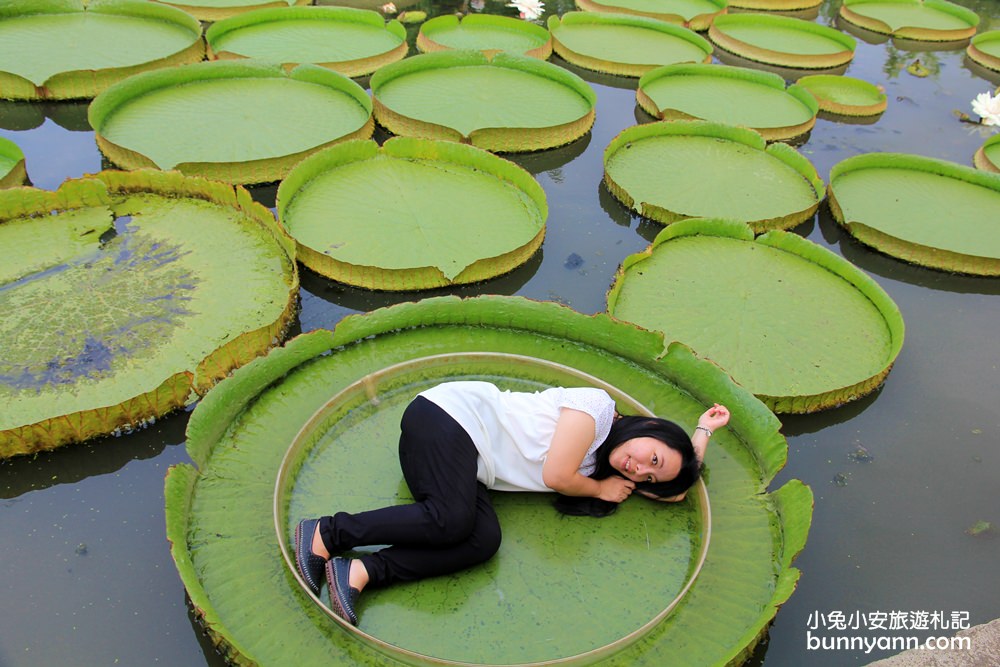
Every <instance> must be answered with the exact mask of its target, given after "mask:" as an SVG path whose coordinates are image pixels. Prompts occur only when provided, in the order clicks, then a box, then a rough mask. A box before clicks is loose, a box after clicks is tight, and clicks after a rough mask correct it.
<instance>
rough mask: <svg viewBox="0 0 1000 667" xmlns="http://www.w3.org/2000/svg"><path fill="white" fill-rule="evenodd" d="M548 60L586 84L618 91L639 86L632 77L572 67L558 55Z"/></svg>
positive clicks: (571, 64)
mask: <svg viewBox="0 0 1000 667" xmlns="http://www.w3.org/2000/svg"><path fill="white" fill-rule="evenodd" d="M549 60H550V61H551V62H552V63H553V64H554V65H559V66H560V67H562V68H563V69H567V70H569V71H570V72H572V73H573V74H576V75H577V76H578V77H580V78H581V79H583V80H584V81H586V82H588V83H596V84H597V85H599V86H607V87H608V88H618V89H619V90H635V89H636V87H637V86H638V85H639V78H638V77H634V76H619V75H617V74H605V73H604V72H596V71H594V70H592V69H586V68H583V67H579V66H577V65H574V64H573V63H571V62H568V61H566V60H564V59H563V58H561V57H560V56H559V55H558V54H556V53H553V54H552V57H551V58H549Z"/></svg>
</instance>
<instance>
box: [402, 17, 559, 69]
mask: <svg viewBox="0 0 1000 667" xmlns="http://www.w3.org/2000/svg"><path fill="white" fill-rule="evenodd" d="M481 28H492V29H497V30H505V31H510V32H515V33H519V34H522V35H523V36H525V37H527V38H529V39H530V40H531V41H533V42H535V43H536V46H533V47H532V48H530V49H527V50H525V51H523V52H521V55H525V56H529V57H531V58H538V59H540V60H546V59H547V58H548V57H549V56H550V55H552V35H550V34H549V31H548V30H546V29H545V28H543V27H542V26H540V25H538V24H536V23H532V22H531V21H522V20H521V19H516V18H514V17H513V16H498V15H496V14H466V15H465V16H461V17H460V16H457V15H455V14H443V15H441V16H435V17H434V18H432V19H428V20H427V21H425V22H424V23H422V24H421V26H420V30H419V31H418V32H417V40H416V45H417V49H419V50H420V52H421V53H431V52H434V51H451V50H454V47H451V46H448V44H447V43H446V42H447V40H443V41H442V35H446V34H447V33H448V32H449V31H453V30H463V31H466V32H469V33H475V32H476V31H477V30H479V29H481ZM466 48H467V47H466ZM480 50H481V51H482V52H483V53H484V54H486V55H487V56H493V55H495V54H496V53H498V52H500V51H509V49H501V48H497V47H496V46H493V45H491V44H489V40H488V38H484V40H483V46H482V48H481V49H480Z"/></svg>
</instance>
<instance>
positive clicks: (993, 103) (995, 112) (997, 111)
mask: <svg viewBox="0 0 1000 667" xmlns="http://www.w3.org/2000/svg"><path fill="white" fill-rule="evenodd" d="M972 110H973V111H974V112H975V113H977V114H979V118H980V121H979V122H981V123H982V124H983V125H1000V94H998V95H997V96H996V97H993V96H992V95H990V94H989V93H979V94H978V95H976V99H974V100H972Z"/></svg>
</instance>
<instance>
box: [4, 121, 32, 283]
mask: <svg viewBox="0 0 1000 667" xmlns="http://www.w3.org/2000/svg"><path fill="white" fill-rule="evenodd" d="M25 177H26V174H25V171H24V153H23V152H22V151H21V148H20V147H19V146H18V145H17V144H15V143H14V142H13V141H11V140H10V139H8V138H7V137H0V188H9V187H13V186H16V185H21V184H23V183H24V180H25ZM2 270H3V269H0V271H2Z"/></svg>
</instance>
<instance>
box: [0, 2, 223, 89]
mask: <svg viewBox="0 0 1000 667" xmlns="http://www.w3.org/2000/svg"><path fill="white" fill-rule="evenodd" d="M204 55H205V42H204V39H202V34H201V24H199V23H198V21H197V20H196V19H195V18H193V17H192V16H190V15H189V14H186V13H185V12H182V11H180V10H177V9H174V8H172V7H167V6H165V5H160V4H157V3H155V2H143V1H142V0H24V1H19V2H8V3H4V5H3V6H2V7H0V98H2V99H9V100H11V99H12V100H37V99H74V98H89V97H94V96H95V95H96V94H97V93H99V92H100V91H102V90H104V89H105V88H107V87H108V86H110V85H112V84H114V83H117V82H119V81H121V80H123V79H125V78H126V77H129V76H131V75H133V74H136V73H138V72H143V71H146V70H150V69H156V68H161V67H168V66H171V65H179V64H184V63H193V62H197V61H199V60H201V59H202V58H203V57H204Z"/></svg>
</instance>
